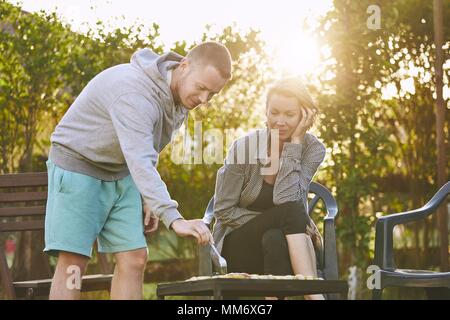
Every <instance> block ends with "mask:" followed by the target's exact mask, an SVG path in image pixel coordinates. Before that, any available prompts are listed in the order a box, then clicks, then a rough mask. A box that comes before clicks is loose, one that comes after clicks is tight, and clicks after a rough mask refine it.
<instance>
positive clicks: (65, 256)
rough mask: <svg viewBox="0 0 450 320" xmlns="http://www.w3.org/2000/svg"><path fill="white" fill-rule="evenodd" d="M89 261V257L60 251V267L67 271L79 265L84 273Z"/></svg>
mask: <svg viewBox="0 0 450 320" xmlns="http://www.w3.org/2000/svg"><path fill="white" fill-rule="evenodd" d="M88 261H89V258H88V257H86V256H83V255H80V254H76V253H72V252H66V251H60V252H59V255H58V267H59V269H62V270H63V271H65V272H67V271H68V270H69V269H70V270H71V269H72V268H73V267H78V268H79V270H80V272H81V274H84V272H85V270H86V266H87V263H88Z"/></svg>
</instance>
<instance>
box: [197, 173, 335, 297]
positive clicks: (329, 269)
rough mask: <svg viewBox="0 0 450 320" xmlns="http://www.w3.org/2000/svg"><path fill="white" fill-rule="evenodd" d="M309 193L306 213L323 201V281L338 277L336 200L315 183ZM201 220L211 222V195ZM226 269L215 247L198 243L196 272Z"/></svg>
mask: <svg viewBox="0 0 450 320" xmlns="http://www.w3.org/2000/svg"><path fill="white" fill-rule="evenodd" d="M309 193H312V194H314V197H313V198H312V199H311V200H310V201H309V203H308V214H311V212H312V211H313V210H314V208H315V206H316V205H317V203H318V202H319V200H322V201H323V203H324V205H325V210H326V213H327V214H326V216H325V218H324V226H323V227H324V237H323V238H324V239H323V240H324V243H323V252H317V253H316V254H317V255H318V259H317V260H318V265H317V268H318V274H319V276H321V277H323V278H324V279H325V280H338V279H339V274H338V261H337V249H336V233H335V218H336V216H337V213H338V207H337V203H336V200H335V199H334V197H333V195H332V194H331V192H330V191H329V190H328V189H327V188H325V187H324V186H322V185H321V184H319V183H317V182H311V184H310V187H309ZM203 221H204V222H205V224H206V225H208V226H209V227H210V229H211V228H212V226H213V223H214V197H213V198H211V200H210V201H209V203H208V207H207V209H206V212H205V214H204V217H203ZM226 272H227V264H226V260H225V259H224V258H223V257H221V256H220V255H219V254H218V252H217V250H215V248H214V247H212V246H211V245H207V246H199V275H200V276H209V275H213V274H225V273H226ZM328 297H329V298H330V299H337V298H339V297H338V295H337V294H328Z"/></svg>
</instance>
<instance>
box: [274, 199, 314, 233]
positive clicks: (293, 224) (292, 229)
mask: <svg viewBox="0 0 450 320" xmlns="http://www.w3.org/2000/svg"><path fill="white" fill-rule="evenodd" d="M282 206H283V209H282V211H281V221H280V226H281V229H282V230H283V232H284V234H285V235H286V234H293V233H306V227H307V225H308V223H309V217H308V214H307V213H306V210H305V207H304V205H303V203H301V202H299V201H295V202H286V203H285V204H283V205H282Z"/></svg>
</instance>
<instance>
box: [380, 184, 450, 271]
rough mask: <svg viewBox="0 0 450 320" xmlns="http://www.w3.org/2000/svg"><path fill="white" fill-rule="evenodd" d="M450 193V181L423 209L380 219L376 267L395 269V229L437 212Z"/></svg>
mask: <svg viewBox="0 0 450 320" xmlns="http://www.w3.org/2000/svg"><path fill="white" fill-rule="evenodd" d="M449 193H450V181H449V182H447V183H446V184H445V185H444V186H442V188H440V189H439V191H438V192H437V193H436V194H435V195H434V196H433V197H432V198H431V199H430V201H428V202H427V203H426V204H425V205H424V206H423V207H421V208H419V209H415V210H410V211H405V212H400V213H395V214H391V215H387V216H383V217H380V218H378V220H377V224H376V229H375V259H374V263H375V265H377V266H378V267H380V268H382V269H394V268H395V265H394V255H393V252H394V243H393V230H394V227H395V226H396V225H398V224H405V223H408V222H413V221H417V220H421V219H424V218H426V217H427V216H429V215H430V214H432V213H434V212H435V211H436V209H437V208H438V207H439V205H440V204H441V203H442V202H443V201H444V199H445V198H446V196H447V195H448V194H449Z"/></svg>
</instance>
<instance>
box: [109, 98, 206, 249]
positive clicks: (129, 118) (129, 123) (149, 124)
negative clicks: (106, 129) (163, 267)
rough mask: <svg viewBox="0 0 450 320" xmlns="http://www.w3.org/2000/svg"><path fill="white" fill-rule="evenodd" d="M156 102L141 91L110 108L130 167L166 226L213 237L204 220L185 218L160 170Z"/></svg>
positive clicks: (182, 232)
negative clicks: (157, 168) (156, 136)
mask: <svg viewBox="0 0 450 320" xmlns="http://www.w3.org/2000/svg"><path fill="white" fill-rule="evenodd" d="M157 108H158V106H157V105H156V102H154V101H150V100H148V99H147V98H146V97H144V96H143V95H140V94H134V93H130V94H126V95H122V96H121V97H120V98H119V99H117V101H116V102H115V103H114V104H113V105H112V106H111V108H110V116H111V121H112V123H113V126H114V128H115V131H116V134H117V137H118V139H119V143H120V147H121V149H122V153H123V155H124V157H125V161H126V163H127V166H128V169H129V170H130V173H131V176H132V178H133V181H134V183H135V184H136V186H137V188H138V190H139V192H140V193H141V196H142V198H143V200H144V202H145V204H146V205H147V206H148V207H149V209H150V210H151V211H152V212H153V213H154V214H155V215H156V216H157V217H158V218H159V219H161V220H162V222H163V223H164V225H165V226H166V227H167V228H168V229H170V228H171V227H172V229H173V230H174V231H175V232H176V233H177V234H178V235H180V236H194V237H196V238H197V240H198V242H199V243H202V244H204V243H208V242H210V241H211V240H212V236H211V233H210V232H209V229H208V228H207V227H206V226H205V225H204V223H203V222H202V220H191V221H186V220H184V218H183V216H182V215H181V214H180V212H179V211H178V209H177V208H178V203H177V202H176V201H174V200H172V199H171V197H170V194H169V192H168V190H167V187H166V184H165V183H164V181H162V179H161V176H160V175H159V173H158V171H157V170H156V167H155V166H156V163H157V160H158V153H157V152H156V150H155V148H154V146H153V143H154V141H153V128H154V125H155V123H156V121H157V120H158V118H159V111H158V109H157Z"/></svg>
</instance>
